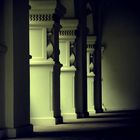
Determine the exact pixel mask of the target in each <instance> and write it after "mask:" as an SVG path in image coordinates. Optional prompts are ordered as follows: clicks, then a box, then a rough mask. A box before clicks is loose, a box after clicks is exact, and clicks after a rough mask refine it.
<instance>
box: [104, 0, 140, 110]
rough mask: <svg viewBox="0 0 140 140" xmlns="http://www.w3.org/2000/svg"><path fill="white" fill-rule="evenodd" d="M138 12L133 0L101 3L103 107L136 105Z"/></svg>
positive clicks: (138, 84) (139, 67) (139, 82)
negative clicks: (103, 5) (102, 9)
mask: <svg viewBox="0 0 140 140" xmlns="http://www.w3.org/2000/svg"><path fill="white" fill-rule="evenodd" d="M139 12H140V10H139V8H138V5H137V3H135V1H134V2H133V3H132V2H131V3H130V2H128V1H127V2H124V1H120V0H118V1H110V2H109V1H108V2H107V4H106V5H105V7H104V15H103V36H102V37H103V40H102V43H103V44H105V45H106V50H105V52H104V54H103V59H102V70H103V71H102V76H103V83H102V84H103V104H104V106H105V107H106V108H107V110H123V109H125V110H130V109H139V108H140V104H139V101H138V99H139V98H140V94H139V91H140V73H139V71H140V64H139V59H140V55H139V52H140V40H139V36H140V26H139V25H140V19H139V14H138V13H139Z"/></svg>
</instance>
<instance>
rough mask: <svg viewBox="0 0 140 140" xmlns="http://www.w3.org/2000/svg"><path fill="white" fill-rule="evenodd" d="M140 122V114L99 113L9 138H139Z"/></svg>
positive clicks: (38, 139)
mask: <svg viewBox="0 0 140 140" xmlns="http://www.w3.org/2000/svg"><path fill="white" fill-rule="evenodd" d="M139 124H140V123H139V115H134V116H132V115H130V114H124V113H123V114H122V113H121V114H115V113H113V114H109V113H107V114H104V115H102V114H98V115H96V116H93V117H90V118H84V119H75V120H67V121H64V123H63V124H59V125H55V126H44V127H43V126H36V127H34V133H33V135H32V136H31V137H28V138H17V139H9V140H128V139H129V140H138V138H137V137H138V136H139V133H140V129H139Z"/></svg>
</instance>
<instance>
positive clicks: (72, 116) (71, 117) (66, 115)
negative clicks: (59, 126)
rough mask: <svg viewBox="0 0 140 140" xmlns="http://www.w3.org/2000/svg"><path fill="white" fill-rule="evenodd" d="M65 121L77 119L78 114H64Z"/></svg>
mask: <svg viewBox="0 0 140 140" xmlns="http://www.w3.org/2000/svg"><path fill="white" fill-rule="evenodd" d="M62 116H63V120H64V121H65V120H71V119H77V114H76V113H62Z"/></svg>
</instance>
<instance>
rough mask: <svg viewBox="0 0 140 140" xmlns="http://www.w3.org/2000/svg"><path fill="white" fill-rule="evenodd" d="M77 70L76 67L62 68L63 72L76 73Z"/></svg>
mask: <svg viewBox="0 0 140 140" xmlns="http://www.w3.org/2000/svg"><path fill="white" fill-rule="evenodd" d="M75 71H76V68H75V67H74V66H71V67H62V68H61V72H75Z"/></svg>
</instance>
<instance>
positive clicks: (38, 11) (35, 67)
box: [30, 0, 58, 131]
mask: <svg viewBox="0 0 140 140" xmlns="http://www.w3.org/2000/svg"><path fill="white" fill-rule="evenodd" d="M30 5H31V10H30V54H31V55H32V59H31V60H30V86H31V87H30V92H31V95H30V97H31V104H30V108H31V122H32V123H33V125H34V128H35V131H37V130H38V127H45V126H48V125H55V124H56V123H57V122H58V120H57V118H56V116H55V111H54V97H55V96H54V95H53V92H54V90H53V88H54V86H53V84H56V83H54V82H53V74H54V63H55V62H54V59H53V54H54V44H53V42H52V37H53V30H52V29H53V23H54V22H53V17H52V16H53V13H54V12H55V8H56V1H54V0H53V1H45V0H44V1H31V2H30Z"/></svg>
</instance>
